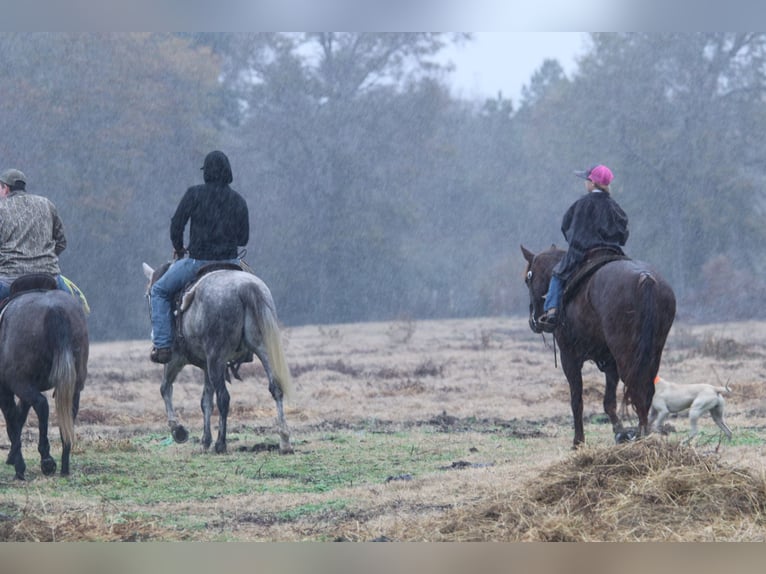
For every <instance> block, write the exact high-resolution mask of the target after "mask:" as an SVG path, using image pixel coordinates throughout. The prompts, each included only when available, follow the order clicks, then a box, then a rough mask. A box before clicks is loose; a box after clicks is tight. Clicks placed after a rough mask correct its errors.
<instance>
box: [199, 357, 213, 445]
mask: <svg viewBox="0 0 766 574" xmlns="http://www.w3.org/2000/svg"><path fill="white" fill-rule="evenodd" d="M199 406H200V408H201V409H202V421H203V422H202V448H204V449H205V450H207V449H209V448H210V443H212V442H213V435H212V433H211V432H210V419H211V418H212V416H213V385H212V383H211V382H210V375H209V374H208V372H207V369H206V370H205V385H204V387H203V388H202V398H201V399H200V402H199Z"/></svg>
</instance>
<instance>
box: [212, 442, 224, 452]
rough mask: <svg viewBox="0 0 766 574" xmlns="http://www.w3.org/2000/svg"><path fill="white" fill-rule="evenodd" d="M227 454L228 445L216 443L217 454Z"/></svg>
mask: <svg viewBox="0 0 766 574" xmlns="http://www.w3.org/2000/svg"><path fill="white" fill-rule="evenodd" d="M225 452H226V443H223V444H221V443H215V453H216V454H224V453H225Z"/></svg>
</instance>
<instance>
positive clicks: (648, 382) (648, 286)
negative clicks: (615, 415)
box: [627, 271, 659, 408]
mask: <svg viewBox="0 0 766 574" xmlns="http://www.w3.org/2000/svg"><path fill="white" fill-rule="evenodd" d="M638 297H639V313H640V315H641V326H640V329H639V339H638V345H637V346H636V349H637V353H638V356H637V357H636V359H637V360H636V362H635V365H636V367H635V371H634V373H633V378H632V380H633V381H634V384H633V385H631V388H629V389H627V394H628V395H629V399H630V402H631V403H633V405H634V406H639V405H644V406H645V407H646V408H648V406H649V405H650V404H651V400H652V397H651V395H653V394H654V378H655V377H656V376H657V371H658V370H659V364H658V361H657V350H656V348H655V342H656V341H655V339H656V332H657V326H656V321H655V319H656V303H657V280H656V279H655V278H654V277H653V276H652V274H651V273H648V272H646V271H643V272H641V274H640V275H639V277H638Z"/></svg>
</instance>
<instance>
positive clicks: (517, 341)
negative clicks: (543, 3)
mask: <svg viewBox="0 0 766 574" xmlns="http://www.w3.org/2000/svg"><path fill="white" fill-rule="evenodd" d="M283 336H284V340H285V343H286V352H287V355H288V362H289V364H290V367H291V371H292V372H293V378H294V385H295V388H296V397H295V399H294V401H293V402H292V403H290V404H289V405H288V407H287V409H286V416H287V420H288V423H289V425H290V427H291V430H292V440H293V445H294V447H295V454H293V455H286V456H283V455H279V454H278V451H277V448H276V447H277V434H276V425H275V421H274V419H275V408H274V402H273V400H272V399H271V397H270V395H269V393H268V390H267V384H266V381H265V377H264V376H263V372H262V369H261V368H260V366H258V365H255V364H251V365H245V366H244V367H243V368H242V371H241V372H242V374H243V379H244V380H243V381H234V383H233V384H232V385H231V387H230V392H231V412H230V416H229V431H230V433H229V442H228V452H227V453H226V454H223V455H216V454H213V453H211V452H203V450H202V448H201V446H200V444H199V436H200V435H201V424H202V420H201V413H200V410H199V399H200V394H201V375H200V373H199V372H198V371H196V370H195V369H194V368H192V367H187V368H186V370H185V371H184V372H183V373H182V374H181V376H180V377H179V380H178V382H177V383H176V392H175V399H176V407H177V411H178V414H179V416H180V418H181V420H182V422H183V423H184V424H185V425H186V426H187V428H188V429H189V431H190V432H191V435H192V439H191V440H190V441H189V442H188V443H185V444H180V445H179V444H175V443H174V442H173V441H172V440H171V439H170V437H169V432H168V431H167V425H166V422H165V413H164V405H163V403H162V400H161V398H160V395H159V380H160V375H161V367H159V366H157V365H153V364H152V363H150V362H149V360H148V358H147V355H148V347H149V345H148V343H147V342H145V341H126V342H115V343H103V344H96V345H93V346H92V349H91V360H90V365H89V369H90V375H89V378H88V382H87V385H86V388H85V391H84V392H83V395H82V404H81V414H80V417H79V418H78V421H77V434H78V443H77V445H76V447H75V449H74V451H73V455H72V473H71V476H69V477H65V478H62V477H60V476H54V477H45V476H43V475H42V474H41V472H40V469H39V456H38V455H37V452H36V440H37V432H36V423H37V421H36V418H35V417H34V414H31V415H30V418H29V421H28V423H27V427H26V428H25V431H24V455H25V458H26V460H27V465H28V470H27V478H28V480H26V481H24V482H20V481H16V480H14V478H13V469H12V468H11V467H8V466H5V467H4V469H5V470H3V471H2V472H0V539H2V540H6V541H42V540H58V541H80V540H94V541H127V540H137V541H171V540H182V541H373V540H385V541H466V540H472V541H494V540H499V541H535V540H537V541H545V540H572V541H577V540H615V541H633V540H664V541H670V540H672V541H677V540H694V541H699V540H752V541H763V540H764V539H766V525H765V523H764V519H763V510H764V505H765V503H764V501H766V488H764V487H763V476H764V473H763V469H764V452H766V450H765V448H764V447H765V445H766V432H765V431H764V429H766V401H765V399H766V392H765V391H764V389H763V385H762V381H763V380H764V373H765V372H766V361H765V360H764V359H766V351H764V349H763V347H762V342H763V340H764V337H766V325H764V324H759V323H742V324H731V325H699V326H688V325H687V326H684V325H682V324H677V325H676V326H675V327H674V329H673V331H672V332H671V336H670V339H669V341H668V345H667V348H666V353H665V356H664V360H663V367H662V370H661V374H662V375H663V376H665V377H666V378H668V379H670V380H676V381H679V382H711V383H717V382H718V381H721V382H725V381H729V382H730V383H731V386H732V388H733V393H732V395H731V396H730V397H729V398H728V399H727V401H728V402H727V415H726V418H727V421H728V423H729V426H730V427H731V428H732V429H733V431H734V438H733V440H732V441H731V442H723V443H721V442H720V437H719V435H718V432H717V427H715V425H714V424H713V422H712V420H710V419H704V420H703V421H702V422H701V428H702V434H701V436H700V438H699V440H698V441H697V442H696V443H695V444H694V446H693V447H691V448H687V447H684V446H682V445H680V444H679V441H680V440H681V439H683V438H684V436H685V434H686V431H687V430H688V421H686V420H685V419H684V418H683V417H676V418H672V419H670V424H671V430H672V431H674V432H671V433H670V434H669V435H668V436H667V437H656V438H655V439H654V440H652V441H647V442H646V443H642V444H640V445H629V446H627V447H622V446H621V447H616V446H615V445H614V444H613V437H612V434H611V427H610V425H608V424H606V420H605V417H604V415H603V414H602V412H601V401H602V393H603V379H602V376H601V374H600V373H599V372H598V370H597V369H596V368H595V366H592V365H588V366H586V370H585V387H586V388H585V415H586V440H587V444H588V446H587V448H585V449H582V450H580V451H578V452H573V451H572V450H571V448H570V447H571V442H572V427H571V413H570V411H569V402H568V395H569V391H568V386H567V384H566V382H565V380H564V377H563V374H562V372H561V369H560V368H556V366H555V363H554V351H553V348H552V346H551V344H550V343H551V339H550V338H549V337H548V338H547V339H546V340H543V339H542V338H541V337H540V336H538V335H533V334H532V333H531V332H530V331H529V330H528V328H527V326H526V321H525V320H521V319H507V318H505V319H503V318H500V319H474V320H461V321H433V322H414V321H408V320H402V321H397V322H392V323H367V324H356V325H335V326H323V327H318V326H306V327H300V328H292V329H287V330H285V331H284V333H283ZM630 414H631V413H625V415H626V418H627V420H626V422H627V424H635V420H634V419H632V418H631V416H630ZM54 420H55V416H54ZM57 435H58V432H57V429H56V427H55V425H54V426H53V427H52V429H51V439H52V444H53V452H54V456H55V457H58V456H59V453H60V448H59V441H58V436H57ZM0 436H1V437H3V439H5V432H4V431H3V432H1V433H0ZM7 448H8V444H7V439H5V442H3V441H0V454H2V451H3V450H5V451H6V452H7ZM615 457H617V458H615ZM615 469H616V470H615ZM671 479H673V480H671ZM711 481H712V482H711ZM594 485H595V486H594ZM741 491H745V492H746V493H747V496H746V497H744V498H743V497H742V496H735V493H737V492H741ZM705 492H714V493H715V495H716V496H718V497H719V498H723V499H724V500H725V501H734V502H735V503H736V504H734V506H732V507H731V508H728V507H726V506H725V505H724V502H723V501H714V502H715V503H718V508H719V510H718V511H715V512H714V510H713V509H714V508H715V504H712V505H710V504H707V503H706V502H705V500H709V499H710V496H712V495H710V494H708V495H705ZM583 496H584V497H585V499H583ZM626 497H627V498H626ZM700 497H702V498H700ZM673 505H675V507H676V510H675V511H674V516H677V515H678V514H679V512H678V508H679V507H680V508H682V509H684V512H686V514H684V515H681V516H680V518H682V519H683V518H684V516H685V517H686V519H685V520H680V522H675V521H674V522H673V523H672V524H671V525H670V526H668V520H667V516H665V514H667V513H669V512H670V510H669V509H670V508H671V507H673ZM721 505H724V506H721ZM720 508H728V510H724V511H721V510H720ZM615 509H621V512H620V513H619V516H618V515H616V514H615ZM627 509H631V510H630V511H628V510H627ZM695 509H696V510H695ZM634 510H635V512H634ZM687 511H688V512H687ZM703 511H704V512H708V511H709V512H711V513H713V515H711V516H702V517H701V516H698V515H699V513H700V512H703ZM695 513H696V514H695ZM663 516H665V517H664V518H663ZM620 517H622V518H620ZM625 517H632V518H630V521H629V522H626V521H625V520H626V518H625ZM660 523H663V526H662V527H659V524H660Z"/></svg>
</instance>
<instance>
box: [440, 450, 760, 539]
mask: <svg viewBox="0 0 766 574" xmlns="http://www.w3.org/2000/svg"><path fill="white" fill-rule="evenodd" d="M496 498H497V499H496V500H494V501H488V502H486V503H484V504H479V505H476V506H474V507H472V508H464V509H461V510H458V511H456V512H454V513H452V514H451V515H449V516H448V517H446V516H445V523H443V524H441V525H439V527H438V531H439V539H441V540H452V541H457V540H474V541H569V542H584V541H612V542H627V541H715V540H720V541H724V540H725V541H764V540H766V518H765V517H764V509H766V480H765V479H764V477H763V476H755V475H754V474H753V473H752V471H750V470H748V469H739V468H731V467H729V466H727V465H726V464H724V463H722V462H721V461H720V460H719V458H718V457H717V455H708V454H701V453H699V452H697V451H696V450H695V449H693V448H690V447H686V446H682V445H680V444H678V443H671V442H668V441H665V440H661V439H653V438H652V439H649V440H644V441H639V442H636V443H630V444H626V445H621V446H608V447H597V448H591V447H585V448H583V449H580V450H578V451H577V452H576V453H574V454H572V456H571V457H569V458H568V459H567V460H565V461H563V462H560V463H557V464H555V465H553V466H551V467H549V468H548V469H546V470H545V471H544V472H543V473H542V474H541V475H540V476H539V477H538V478H536V479H535V480H534V481H532V482H530V483H528V484H527V485H525V486H524V487H522V488H521V489H519V490H516V491H514V492H511V493H508V494H507V496H505V493H500V492H498V493H497V494H496Z"/></svg>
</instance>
